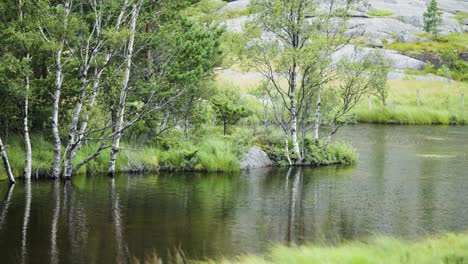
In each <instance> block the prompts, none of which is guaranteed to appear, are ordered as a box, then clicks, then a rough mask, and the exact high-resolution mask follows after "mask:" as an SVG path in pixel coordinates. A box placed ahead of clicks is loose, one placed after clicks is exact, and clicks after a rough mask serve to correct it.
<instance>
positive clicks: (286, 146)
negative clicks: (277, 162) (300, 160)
mask: <svg viewBox="0 0 468 264" xmlns="http://www.w3.org/2000/svg"><path fill="white" fill-rule="evenodd" d="M284 147H285V150H286V159H287V160H288V164H289V166H292V162H291V156H290V155H289V140H288V136H287V135H286V137H285V146H284Z"/></svg>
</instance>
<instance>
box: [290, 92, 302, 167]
mask: <svg viewBox="0 0 468 264" xmlns="http://www.w3.org/2000/svg"><path fill="white" fill-rule="evenodd" d="M292 93H294V92H292ZM290 102H291V111H290V114H291V137H292V145H293V152H294V154H296V158H297V161H298V162H301V160H302V159H301V151H300V148H299V140H298V135H297V113H296V97H295V96H294V95H293V94H292V95H291V97H290Z"/></svg>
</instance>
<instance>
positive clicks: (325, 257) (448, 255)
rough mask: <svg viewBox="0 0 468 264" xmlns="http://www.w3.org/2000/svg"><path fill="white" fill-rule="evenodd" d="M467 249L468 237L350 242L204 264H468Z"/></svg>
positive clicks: (275, 249) (280, 249)
mask: <svg viewBox="0 0 468 264" xmlns="http://www.w3.org/2000/svg"><path fill="white" fill-rule="evenodd" d="M467 248H468V235H467V234H458V235H454V234H447V235H444V236H441V237H437V238H428V239H424V240H421V241H416V242H407V241H402V240H397V239H393V238H377V239H374V240H370V241H368V242H349V243H345V244H342V245H338V246H313V245H311V246H302V247H297V248H290V247H284V246H277V247H273V248H272V249H271V251H270V252H269V253H268V254H267V255H265V256H253V255H247V256H241V257H238V258H235V259H232V260H227V259H223V260H212V261H207V262H203V263H225V264H228V263H229V264H234V263H243V264H247V263H251V264H260V263H278V264H280V263H281V264H288V263H295V264H299V263H308V264H313V263H320V264H325V263H326V264H335V263H336V264H345V263H350V264H367V263H369V264H370V263H382V264H384V263H385V264H386V263H388V264H396V263H406V264H413V263H414V264H420V263H434V264H435V263H441V264H465V263H468V250H467Z"/></svg>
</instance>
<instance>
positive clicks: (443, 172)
mask: <svg viewBox="0 0 468 264" xmlns="http://www.w3.org/2000/svg"><path fill="white" fill-rule="evenodd" d="M338 138H340V139H341V140H347V141H350V142H353V145H354V147H355V148H356V149H357V150H358V152H359V153H360V160H359V163H358V164H357V165H355V166H348V167H326V168H319V169H303V170H292V171H288V170H287V169H272V170H266V169H265V170H258V171H254V172H251V173H242V174H224V175H202V174H179V173H178V174H161V175H144V176H135V175H132V176H119V177H117V178H115V180H112V179H109V178H107V177H104V176H102V177H84V176H83V177H76V178H74V180H73V182H71V183H66V184H63V183H58V182H57V183H52V182H48V181H41V182H32V183H31V184H24V183H19V184H17V185H16V186H15V187H14V189H9V188H8V186H7V183H6V182H2V183H0V184H1V187H0V210H1V211H0V256H1V259H0V262H1V263H19V262H23V263H114V262H116V261H119V260H120V261H121V262H125V260H126V259H128V257H129V256H135V257H139V258H143V257H144V256H145V255H148V254H152V253H157V254H158V255H159V256H161V257H162V258H165V257H166V256H167V253H168V251H169V250H173V249H174V248H180V249H182V250H183V251H184V252H185V253H186V255H187V256H188V257H190V258H205V257H216V256H219V255H228V256H229V255H237V254H240V253H246V252H262V251H263V250H265V248H267V247H268V245H270V244H272V243H283V244H288V243H294V244H300V243H304V242H309V241H313V242H321V243H333V242H336V241H341V240H351V239H363V238H365V237H368V236H372V235H376V234H385V235H392V236H399V237H405V238H409V239H413V238H418V237H421V236H425V235H429V234H433V233H439V232H445V231H453V232H456V231H464V230H466V229H468V156H467V153H468V127H450V128H447V127H410V126H408V127H402V126H371V125H360V126H355V127H352V126H349V127H345V128H344V129H343V130H341V132H340V135H339V136H338Z"/></svg>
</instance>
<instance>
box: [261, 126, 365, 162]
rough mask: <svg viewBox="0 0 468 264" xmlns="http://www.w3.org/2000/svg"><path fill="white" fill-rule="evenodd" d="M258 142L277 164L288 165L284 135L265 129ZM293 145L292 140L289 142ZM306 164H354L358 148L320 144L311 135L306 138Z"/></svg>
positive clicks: (339, 144)
mask: <svg viewBox="0 0 468 264" xmlns="http://www.w3.org/2000/svg"><path fill="white" fill-rule="evenodd" d="M256 144H258V145H260V146H261V148H262V149H263V150H265V152H266V153H267V154H268V156H269V157H270V159H271V160H272V161H273V163H274V164H275V165H277V166H288V165H289V164H288V160H287V158H286V152H285V147H284V145H285V142H284V135H282V134H280V133H278V132H274V131H265V132H264V133H262V134H261V135H258V139H257V142H256ZM289 145H291V142H289ZM304 148H305V156H304V164H305V165H307V166H323V165H332V164H353V163H355V162H356V161H357V159H358V155H357V153H356V150H355V149H353V148H352V147H351V146H350V145H348V144H344V143H330V144H327V142H325V141H320V142H319V143H318V144H316V143H315V141H314V140H313V139H311V138H309V137H306V138H305V140H304Z"/></svg>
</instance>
